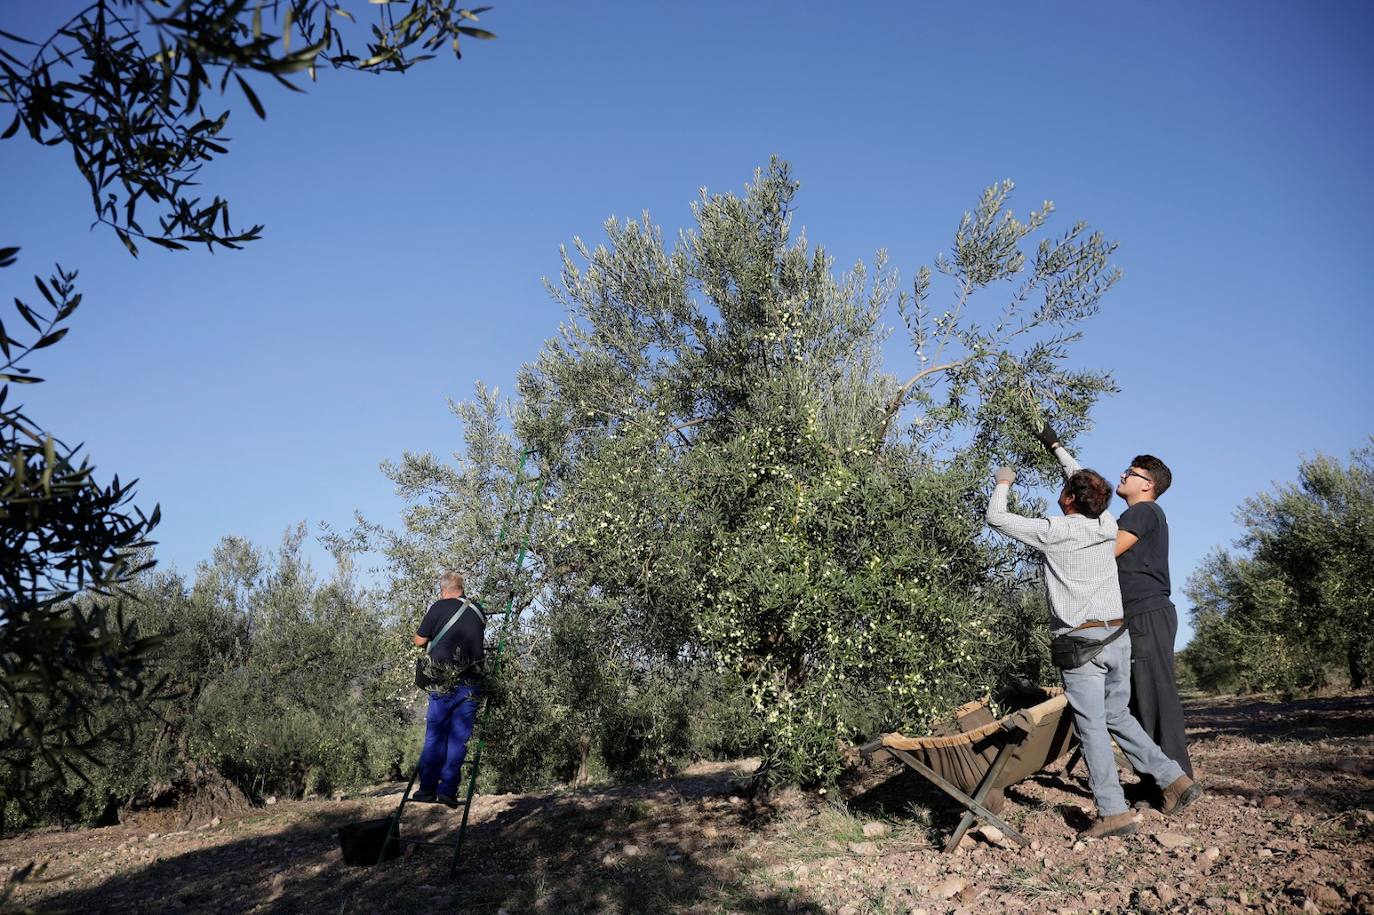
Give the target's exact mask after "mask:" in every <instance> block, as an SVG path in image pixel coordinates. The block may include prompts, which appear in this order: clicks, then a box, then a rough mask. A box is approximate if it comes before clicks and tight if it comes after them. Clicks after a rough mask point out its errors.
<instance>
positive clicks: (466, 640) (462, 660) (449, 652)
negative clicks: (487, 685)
mask: <svg viewBox="0 0 1374 915" xmlns="http://www.w3.org/2000/svg"><path fill="white" fill-rule="evenodd" d="M486 626H487V618H486V614H485V613H483V612H482V608H481V607H480V606H479V605H478V604H477V602H476V601H473V600H469V599H468V598H467V597H464V596H463V576H462V575H459V574H458V573H457V572H454V571H451V570H450V571H448V572H445V573H444V574H443V575H441V576H440V577H439V599H438V600H436V601H435V602H434V603H433V604H431V605H430V607H429V610H428V611H427V612H426V613H425V618H424V619H423V620H421V621H420V628H419V629H418V630H417V631H416V633H415V644H416V645H420V646H422V647H424V648H425V653H426V655H427V658H422V659H421V663H420V664H419V665H418V666H417V667H416V673H415V677H416V685H417V686H425V687H427V688H428V689H429V709H428V711H427V712H426V714H425V745H424V749H423V750H421V751H420V765H419V782H420V787H419V790H418V791H416V792H415V793H414V794H413V795H411V800H412V801H417V802H420V803H435V802H438V803H440V804H443V805H444V806H446V807H457V806H458V783H459V780H460V777H461V773H462V766H463V758H464V757H465V756H466V755H467V748H468V738H469V737H470V736H471V735H472V727H473V724H474V722H475V721H476V719H477V698H478V697H477V672H478V669H479V665H481V663H482V651H483V649H482V641H483V638H484V637H485V635H486Z"/></svg>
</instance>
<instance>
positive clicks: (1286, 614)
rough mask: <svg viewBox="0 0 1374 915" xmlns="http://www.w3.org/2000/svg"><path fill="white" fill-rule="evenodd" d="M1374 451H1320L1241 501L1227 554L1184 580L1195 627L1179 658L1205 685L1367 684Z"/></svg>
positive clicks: (1373, 628)
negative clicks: (1284, 478) (1289, 476)
mask: <svg viewBox="0 0 1374 915" xmlns="http://www.w3.org/2000/svg"><path fill="white" fill-rule="evenodd" d="M1371 511H1374V448H1371V447H1365V448H1362V449H1359V450H1357V451H1355V452H1354V453H1352V454H1351V455H1350V459H1349V460H1348V461H1345V462H1342V461H1341V460H1339V459H1338V458H1335V457H1331V456H1327V455H1317V456H1315V457H1312V458H1309V459H1306V460H1304V461H1302V463H1301V464H1299V466H1298V479H1297V481H1296V482H1294V483H1283V484H1280V485H1278V486H1276V487H1275V489H1274V491H1273V492H1268V493H1260V494H1259V495H1256V496H1253V497H1251V498H1248V499H1246V500H1245V501H1244V502H1243V503H1241V506H1240V508H1239V509H1237V511H1236V518H1237V520H1238V521H1239V522H1240V524H1241V525H1242V527H1243V529H1244V534H1243V535H1242V536H1241V538H1240V540H1239V541H1238V542H1237V547H1238V549H1237V550H1235V551H1230V550H1224V549H1218V550H1216V551H1215V552H1213V553H1212V554H1211V555H1210V556H1209V557H1208V558H1207V561H1206V562H1205V563H1204V564H1203V565H1202V567H1201V568H1199V569H1198V570H1197V572H1195V573H1194V574H1193V576H1192V577H1191V578H1190V579H1189V580H1188V587H1187V594H1188V597H1189V599H1190V600H1191V602H1192V604H1193V610H1192V613H1193V628H1194V636H1193V640H1192V642H1190V643H1189V645H1188V648H1187V649H1186V650H1185V651H1183V652H1182V653H1181V655H1180V658H1181V661H1182V667H1183V670H1184V672H1185V674H1186V675H1188V676H1190V677H1191V678H1192V679H1193V680H1194V681H1195V682H1196V683H1197V685H1198V686H1200V687H1201V688H1203V689H1206V690H1211V691H1245V692H1250V691H1256V690H1281V691H1284V692H1293V691H1295V690H1300V689H1315V688H1318V687H1322V686H1326V685H1328V684H1331V683H1333V682H1336V683H1339V682H1342V681H1344V682H1347V683H1348V684H1349V685H1350V686H1351V687H1353V688H1356V689H1358V688H1361V687H1364V686H1367V685H1368V682H1369V676H1370V671H1371V670H1374V520H1371Z"/></svg>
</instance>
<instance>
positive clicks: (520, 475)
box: [377, 451, 544, 879]
mask: <svg viewBox="0 0 1374 915" xmlns="http://www.w3.org/2000/svg"><path fill="white" fill-rule="evenodd" d="M533 454H534V452H533V451H526V452H524V453H523V454H522V455H521V456H520V469H519V470H517V471H516V474H515V480H514V482H512V483H511V490H510V504H509V506H508V507H507V510H506V517H505V518H504V519H503V520H502V522H501V530H500V532H499V533H498V534H497V536H496V548H497V550H498V551H499V550H500V548H501V547H502V546H503V545H504V544H505V542H506V535H507V534H508V533H509V531H510V521H511V519H512V518H513V517H514V516H515V514H516V511H517V508H518V503H517V502H516V496H517V495H518V494H519V491H520V487H522V486H524V485H525V484H526V483H531V482H533V483H534V484H535V488H534V499H533V500H532V501H531V503H530V508H529V513H528V515H527V516H526V519H525V533H524V535H523V536H522V538H521V540H520V549H519V551H518V552H517V553H516V556H515V576H516V580H513V581H512V583H511V590H510V595H509V596H508V597H507V598H506V609H505V610H502V611H498V612H496V613H488V614H487V618H488V619H490V618H491V617H494V616H499V617H501V618H502V622H501V629H500V635H499V636H498V637H497V641H496V648H495V650H494V651H493V652H492V653H491V654H489V655H487V657H486V659H485V664H486V666H487V670H488V672H489V673H490V675H491V676H492V677H496V676H499V675H500V673H501V662H502V658H503V655H504V652H505V650H506V640H507V638H508V636H509V635H510V631H511V627H512V624H513V622H514V619H515V616H516V614H515V612H514V611H515V595H516V592H517V591H518V590H519V587H518V576H519V574H520V572H521V570H522V569H524V567H525V555H526V553H527V551H528V549H529V542H530V523H531V521H532V516H533V513H534V511H535V510H536V509H537V508H538V506H539V499H540V497H541V496H542V495H543V493H544V478H543V476H542V475H540V476H534V477H526V476H525V465H526V463H527V462H528V460H529V458H530V456H531V455H533ZM478 702H480V703H481V710H480V711H479V713H478V716H477V724H476V726H475V727H474V728H473V729H472V734H471V736H470V737H469V738H468V751H469V752H468V754H467V756H466V757H465V758H464V759H463V767H464V768H466V769H467V770H468V787H467V792H466V794H465V795H464V797H463V798H462V799H461V800H459V801H458V806H459V807H461V808H463V819H462V822H461V823H459V825H458V836H457V838H456V839H454V840H453V841H451V842H439V841H433V840H429V839H411V838H406V837H404V836H401V835H400V833H399V828H400V824H401V814H402V812H404V810H405V807H406V802H407V801H409V800H410V795H411V789H413V788H414V787H415V779H416V778H418V777H419V775H420V765H419V763H418V762H417V763H416V765H415V768H414V770H413V771H412V772H411V773H410V781H408V782H406V788H405V791H403V792H401V802H400V803H399V804H397V805H396V812H395V813H393V814H392V815H391V822H390V823H389V824H388V826H387V833H386V840H385V841H384V842H382V847H381V851H379V852H378V854H377V863H378V864H381V863H382V862H383V861H384V860H385V859H386V853H387V850H388V849H389V848H390V847H391V843H393V842H395V843H398V844H404V845H432V846H436V847H439V848H451V849H453V859H452V860H451V861H450V862H449V866H448V876H449V878H450V879H451V878H452V877H453V875H454V874H455V873H456V872H457V870H458V858H459V855H461V854H462V851H463V840H464V839H466V838H467V832H468V813H469V812H470V811H471V810H472V798H473V796H474V795H476V793H477V773H478V770H479V769H480V768H481V764H482V747H483V745H484V743H485V741H484V740H483V739H482V734H484V733H485V731H486V725H487V718H488V717H489V714H490V706H488V704H487V701H486V697H485V695H483V696H481V697H480V698H479V699H478ZM474 742H475V743H474Z"/></svg>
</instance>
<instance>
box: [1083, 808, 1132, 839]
mask: <svg viewBox="0 0 1374 915" xmlns="http://www.w3.org/2000/svg"><path fill="white" fill-rule="evenodd" d="M1079 835H1081V836H1082V837H1083V838H1085V839H1105V838H1107V837H1108V836H1132V835H1135V813H1133V812H1132V811H1130V810H1127V811H1126V812H1125V813H1114V814H1112V815H1111V816H1109V817H1098V818H1097V822H1095V823H1093V824H1092V825H1091V826H1089V827H1088V828H1087V829H1085V830H1083V831H1082V832H1081V833H1079Z"/></svg>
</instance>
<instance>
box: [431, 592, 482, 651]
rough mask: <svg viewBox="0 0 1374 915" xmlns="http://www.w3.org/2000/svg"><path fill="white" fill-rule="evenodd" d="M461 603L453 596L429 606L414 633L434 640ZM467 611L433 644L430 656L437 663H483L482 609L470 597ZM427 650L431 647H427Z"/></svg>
mask: <svg viewBox="0 0 1374 915" xmlns="http://www.w3.org/2000/svg"><path fill="white" fill-rule="evenodd" d="M462 605H463V602H462V601H460V600H458V599H456V598H452V597H444V598H440V599H439V600H436V601H435V602H434V603H432V604H430V605H429V610H427V611H426V612H425V618H424V619H422V620H420V628H419V629H417V630H416V631H415V634H416V635H418V636H421V637H422V638H426V639H433V638H434V637H435V636H436V635H438V633H439V630H440V629H443V628H444V624H445V623H447V622H448V620H449V617H451V616H453V614H455V613H457V612H458V610H459V608H460V607H462ZM468 605H469V607H468V610H467V611H466V612H465V613H464V614H463V615H462V616H461V617H459V618H458V622H456V623H454V624H453V625H452V626H450V627H449V629H448V632H445V633H444V637H443V638H442V639H441V640H439V641H438V642H435V643H434V644H433V650H431V651H430V653H429V655H430V657H431V658H433V659H434V660H436V661H441V662H449V661H457V662H458V663H459V664H472V663H475V662H477V661H480V660H482V638H483V636H484V635H486V628H487V619H486V615H485V614H484V613H483V612H482V608H481V606H479V605H478V603H477V602H476V601H475V600H472V599H470V598H469V600H468ZM425 647H426V648H429V647H430V646H428V645H426V646H425Z"/></svg>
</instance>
